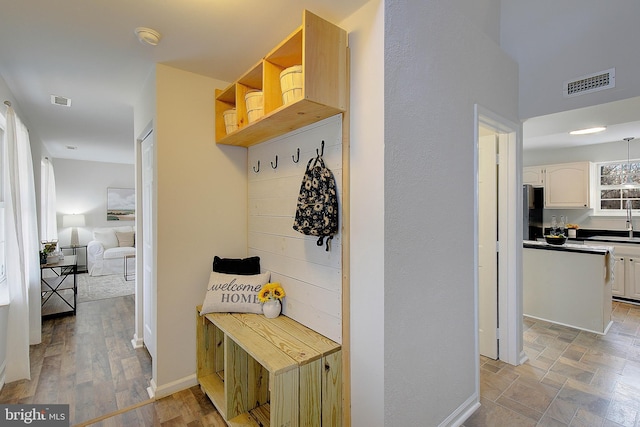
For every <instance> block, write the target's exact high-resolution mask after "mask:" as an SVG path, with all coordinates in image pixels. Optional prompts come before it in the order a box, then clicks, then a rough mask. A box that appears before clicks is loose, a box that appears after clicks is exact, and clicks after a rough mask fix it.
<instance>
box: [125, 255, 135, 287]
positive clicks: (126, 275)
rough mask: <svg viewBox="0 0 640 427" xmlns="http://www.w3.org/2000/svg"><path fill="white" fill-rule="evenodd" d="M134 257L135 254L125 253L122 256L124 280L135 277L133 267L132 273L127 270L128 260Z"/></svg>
mask: <svg viewBox="0 0 640 427" xmlns="http://www.w3.org/2000/svg"><path fill="white" fill-rule="evenodd" d="M130 259H133V260H135V259H136V255H135V254H133V255H125V256H124V280H126V281H129V280H133V279H134V278H135V277H136V270H135V267H134V269H133V273H131V272H129V260H130Z"/></svg>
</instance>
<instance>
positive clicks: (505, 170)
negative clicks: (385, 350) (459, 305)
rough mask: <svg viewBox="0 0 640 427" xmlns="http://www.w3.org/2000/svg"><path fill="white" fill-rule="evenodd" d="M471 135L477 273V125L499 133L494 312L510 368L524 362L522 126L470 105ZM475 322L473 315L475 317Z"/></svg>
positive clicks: (501, 349) (504, 358) (502, 357)
mask: <svg viewBox="0 0 640 427" xmlns="http://www.w3.org/2000/svg"><path fill="white" fill-rule="evenodd" d="M474 125H475V127H474V132H475V147H474V150H475V153H474V161H475V168H476V178H475V179H476V183H475V186H476V187H475V190H476V196H475V213H476V216H475V218H474V227H475V231H474V234H475V239H474V240H475V244H476V248H475V251H476V261H475V262H476V270H477V262H478V261H477V243H478V218H477V212H478V196H477V191H478V183H477V168H478V152H477V150H478V148H477V144H478V139H479V135H478V133H479V132H478V131H479V127H480V125H482V126H484V127H487V128H489V129H493V130H494V131H495V132H496V133H497V134H499V150H500V155H499V161H500V167H499V176H498V180H499V183H498V193H499V196H498V198H499V210H500V212H501V214H500V219H499V223H498V229H499V231H498V237H499V241H500V253H499V266H498V313H499V315H500V324H499V327H500V330H499V335H498V338H499V344H498V349H499V350H498V352H499V358H500V360H502V361H504V362H506V363H509V364H511V365H519V364H521V363H523V362H524V361H525V360H526V355H525V354H524V350H523V342H522V227H521V220H519V219H520V218H522V192H521V191H519V189H520V188H522V177H521V173H520V171H521V170H522V125H520V124H516V123H514V122H511V121H510V120H508V119H505V118H504V117H502V116H500V115H498V114H496V113H494V112H493V111H491V110H489V109H487V108H485V107H483V106H481V105H478V104H475V105H474ZM477 289H478V277H477V274H476V277H475V303H476V310H477V308H478V295H477ZM476 322H477V316H476ZM475 326H476V327H475V334H476V356H477V357H476V363H478V370H477V371H478V375H479V359H480V353H479V350H478V337H477V335H478V325H477V324H476V325H475Z"/></svg>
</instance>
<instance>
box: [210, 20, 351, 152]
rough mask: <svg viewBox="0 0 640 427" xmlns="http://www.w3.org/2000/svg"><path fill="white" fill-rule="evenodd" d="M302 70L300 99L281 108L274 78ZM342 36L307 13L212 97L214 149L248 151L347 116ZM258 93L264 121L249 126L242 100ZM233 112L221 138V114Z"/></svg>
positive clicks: (278, 84) (332, 26)
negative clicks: (290, 70) (232, 119)
mask: <svg viewBox="0 0 640 427" xmlns="http://www.w3.org/2000/svg"><path fill="white" fill-rule="evenodd" d="M296 65H301V66H302V73H301V74H302V89H301V92H302V94H301V96H299V97H298V98H297V99H296V100H294V101H292V102H289V103H287V104H284V103H283V99H282V91H281V88H280V73H281V72H282V71H283V70H285V69H287V68H289V67H293V66H296ZM347 75H348V73H347V34H346V31H344V30H343V29H341V28H339V27H337V26H335V25H334V24H332V23H330V22H328V21H325V20H324V19H322V18H320V17H318V16H316V15H314V14H313V13H311V12H309V11H306V10H305V11H304V13H303V17H302V26H300V27H299V28H298V29H297V30H295V31H294V32H293V33H292V34H291V35H289V36H288V37H287V38H286V39H285V40H284V41H282V42H281V43H280V44H279V45H278V46H276V47H275V48H274V49H273V50H272V51H271V52H269V53H268V54H267V55H266V56H265V57H264V58H263V59H262V60H261V61H259V62H258V63H257V64H256V65H255V66H254V67H253V68H251V69H250V70H249V71H247V72H246V73H245V74H243V75H242V76H241V77H240V78H239V79H238V80H236V81H235V82H233V83H232V84H231V85H229V86H228V87H227V88H226V89H224V90H222V91H220V90H217V91H216V98H215V138H216V143H218V144H225V145H237V146H243V147H250V146H252V145H255V144H259V143H261V142H264V141H266V140H268V139H272V138H275V137H277V136H280V135H283V134H285V133H288V132H291V131H293V130H295V129H299V128H301V127H303V126H306V125H309V124H311V123H315V122H318V121H320V120H323V119H326V118H328V117H331V116H334V115H336V114H339V113H343V112H345V111H346V110H347ZM252 90H258V91H262V93H263V96H262V103H261V106H262V107H263V108H262V110H263V113H264V115H263V116H261V117H259V118H257V119H256V120H253V121H251V122H249V117H248V112H247V104H246V102H245V95H246V94H247V93H248V92H249V91H252ZM233 108H235V109H236V114H237V125H238V129H237V130H234V131H232V132H230V133H229V134H227V131H226V127H225V122H224V115H223V113H224V112H225V111H227V110H230V109H233Z"/></svg>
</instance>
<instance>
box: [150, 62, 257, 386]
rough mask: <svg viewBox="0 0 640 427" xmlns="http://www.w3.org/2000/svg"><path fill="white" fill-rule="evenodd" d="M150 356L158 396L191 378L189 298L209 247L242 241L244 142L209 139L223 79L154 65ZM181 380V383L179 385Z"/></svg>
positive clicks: (199, 297) (230, 249) (232, 248)
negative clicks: (153, 338) (153, 349)
mask: <svg viewBox="0 0 640 427" xmlns="http://www.w3.org/2000/svg"><path fill="white" fill-rule="evenodd" d="M155 81H156V86H155V88H156V91H155V96H156V120H155V124H154V132H155V142H156V160H157V163H156V164H157V195H156V198H157V238H156V244H157V273H156V277H157V331H159V333H158V335H157V344H156V345H157V357H156V360H154V365H155V367H154V371H156V372H157V376H156V377H154V380H155V383H156V384H157V387H158V390H157V395H158V396H162V395H163V394H167V393H168V392H171V391H172V390H171V387H172V384H175V383H181V384H184V383H185V381H187V382H188V381H189V379H191V380H193V381H195V375H194V374H195V371H196V365H195V363H196V362H195V361H196V357H195V341H196V340H195V326H194V312H195V306H196V305H197V304H201V303H202V301H203V300H204V295H205V291H206V284H207V281H208V278H209V273H210V272H211V263H212V261H213V256H214V255H220V256H244V255H246V248H247V214H246V212H247V194H246V189H247V177H246V168H247V162H246V157H247V153H246V149H245V148H241V147H229V146H218V145H216V144H215V140H214V124H213V117H214V102H213V99H214V91H215V88H216V87H218V88H219V87H223V86H224V83H223V82H220V81H217V80H214V79H211V78H208V77H204V76H201V75H197V74H193V73H189V72H185V71H181V70H178V69H175V68H172V67H168V66H165V65H158V66H157V67H156V75H155ZM178 388H180V387H178Z"/></svg>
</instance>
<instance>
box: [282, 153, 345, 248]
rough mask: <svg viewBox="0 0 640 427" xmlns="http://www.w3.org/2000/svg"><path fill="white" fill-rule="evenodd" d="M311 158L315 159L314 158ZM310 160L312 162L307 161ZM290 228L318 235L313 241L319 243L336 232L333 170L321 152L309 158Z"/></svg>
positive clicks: (336, 217) (336, 203) (330, 237)
mask: <svg viewBox="0 0 640 427" xmlns="http://www.w3.org/2000/svg"><path fill="white" fill-rule="evenodd" d="M314 160H315V161H314ZM312 162H313V165H312V164H311V163H312ZM293 229H294V230H296V231H299V232H300V233H302V234H305V235H307V236H318V241H317V242H316V244H317V245H318V246H322V245H323V242H324V238H325V237H326V238H327V246H326V250H327V251H328V250H329V241H330V240H331V239H333V236H334V234H336V233H337V232H338V193H337V191H336V180H335V178H334V177H333V172H331V170H329V169H328V168H327V167H326V166H325V165H324V160H323V159H322V157H321V156H317V157H316V158H315V159H314V158H311V159H310V160H309V163H307V169H306V171H305V174H304V177H303V178H302V184H301V185H300V195H299V196H298V207H297V209H296V218H295V220H294V222H293Z"/></svg>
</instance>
